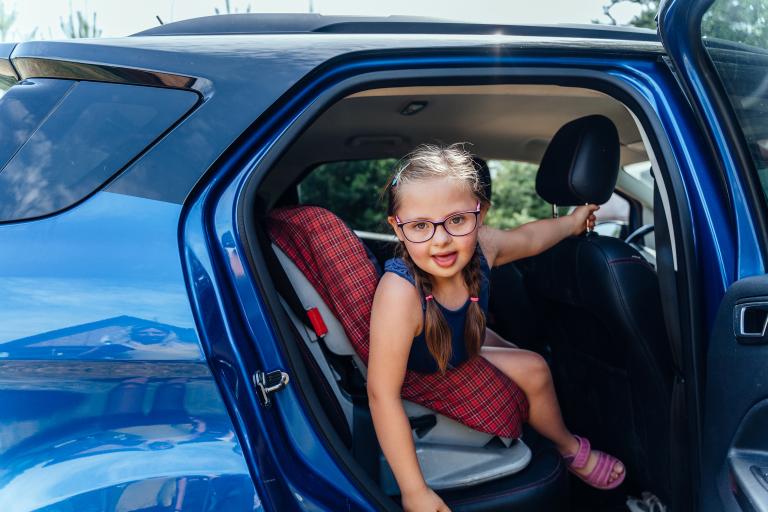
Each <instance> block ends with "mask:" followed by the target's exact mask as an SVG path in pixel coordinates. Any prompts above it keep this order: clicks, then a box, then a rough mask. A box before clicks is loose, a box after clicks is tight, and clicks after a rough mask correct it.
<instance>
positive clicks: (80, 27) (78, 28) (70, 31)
mask: <svg viewBox="0 0 768 512" xmlns="http://www.w3.org/2000/svg"><path fill="white" fill-rule="evenodd" d="M59 24H60V25H61V30H62V32H64V35H65V36H67V37H69V38H70V39H81V38H87V37H101V29H100V28H97V27H96V13H95V12H94V13H93V19H92V21H88V18H87V17H86V16H85V14H83V13H82V12H81V11H77V12H75V13H74V14H73V13H72V5H71V4H70V6H69V17H68V18H67V20H66V21H65V20H64V19H63V18H59Z"/></svg>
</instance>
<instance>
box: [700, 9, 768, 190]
mask: <svg viewBox="0 0 768 512" xmlns="http://www.w3.org/2000/svg"><path fill="white" fill-rule="evenodd" d="M701 32H702V36H703V37H704V47H705V48H706V49H707V52H708V53H709V56H710V57H711V58H712V62H713V63H714V66H715V69H716V70H717V74H718V76H719V77H720V80H721V81H722V84H723V89H724V91H725V93H726V96H727V98H728V100H729V102H730V104H731V106H732V107H733V110H734V112H735V114H736V119H737V121H738V123H739V127H740V128H741V131H742V134H743V135H744V138H745V139H746V142H747V145H748V147H749V150H750V153H751V156H752V160H753V162H754V163H755V167H756V169H757V172H758V175H759V177H760V182H761V183H762V186H763V191H764V192H765V193H766V196H768V17H766V8H765V7H764V5H763V3H762V2H759V3H755V2H743V1H739V0H718V1H716V2H715V3H713V4H712V6H711V7H710V8H709V11H708V12H707V14H706V15H705V17H704V19H703V21H702V26H701Z"/></svg>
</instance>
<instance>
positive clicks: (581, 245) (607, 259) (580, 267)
mask: <svg viewBox="0 0 768 512" xmlns="http://www.w3.org/2000/svg"><path fill="white" fill-rule="evenodd" d="M618 171H619V140H618V135H617V131H616V127H615V126H614V125H613V123H612V122H611V121H610V120H609V119H608V118H606V117H603V116H597V115H595V116H588V117H584V118H580V119H577V120H575V121H572V122H570V123H568V124H566V125H565V126H563V127H562V128H561V129H560V130H559V131H558V132H557V133H556V134H555V136H554V137H553V139H552V141H551V142H550V144H549V147H548V148H547V150H546V152H545V154H544V157H543V159H542V162H541V166H540V168H539V171H538V174H537V176H536V190H537V192H538V194H539V195H540V196H541V197H542V198H543V199H544V200H545V201H547V202H549V203H552V204H554V205H558V206H576V205H581V204H585V203H596V204H602V203H604V202H605V201H607V200H608V198H609V197H610V196H611V194H612V193H613V190H614V187H615V184H616V180H617V176H618ZM525 271H526V274H527V277H528V282H529V283H531V284H532V290H533V291H534V292H535V293H534V300H535V301H537V307H538V308H539V309H540V310H541V311H543V312H545V313H546V314H548V315H549V316H550V317H551V318H552V319H553V321H552V322H549V323H548V325H549V327H550V331H549V335H550V337H551V339H550V346H551V348H552V358H553V373H554V375H555V379H556V385H557V388H558V394H559V397H560V403H561V406H562V409H563V413H564V417H565V419H566V423H567V424H568V426H569V428H571V429H572V430H573V431H574V432H577V433H582V434H583V435H586V436H589V437H590V439H591V440H592V442H593V445H594V446H596V447H598V448H601V449H604V450H607V451H609V452H611V453H613V454H615V455H617V456H618V457H620V458H621V459H622V461H623V462H624V463H625V464H626V466H627V481H628V485H633V484H634V485H635V486H636V487H637V488H638V489H639V490H649V491H652V492H654V493H655V494H656V495H658V496H659V497H661V498H662V499H665V500H666V499H667V497H668V496H669V493H670V489H669V481H670V480H669V478H670V477H669V469H670V468H669V459H668V454H669V444H668V443H669V439H670V437H669V436H670V431H669V422H670V393H671V387H672V378H673V365H672V359H671V350H670V347H669V343H668V339H667V335H666V331H665V327H664V318H663V314H662V310H661V301H660V293H659V284H658V279H657V276H656V272H655V271H654V269H653V267H652V266H651V265H650V264H649V263H647V262H646V261H645V259H644V258H643V257H642V256H641V255H640V254H639V253H638V252H637V251H636V250H635V249H634V248H632V247H631V246H630V245H629V244H627V243H625V242H624V241H622V240H619V239H616V238H611V237H605V236H600V235H598V234H597V233H594V232H593V233H584V234H582V235H579V236H573V237H569V238H566V239H565V240H563V241H562V242H560V243H559V244H557V245H556V246H554V247H553V248H551V249H550V250H548V251H546V252H544V253H542V254H540V255H538V256H536V257H534V258H531V259H530V261H528V262H527V265H526V270H525ZM555 319H556V321H555Z"/></svg>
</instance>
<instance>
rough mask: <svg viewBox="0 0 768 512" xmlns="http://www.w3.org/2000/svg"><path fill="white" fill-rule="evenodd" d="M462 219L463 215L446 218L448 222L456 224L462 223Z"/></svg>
mask: <svg viewBox="0 0 768 512" xmlns="http://www.w3.org/2000/svg"><path fill="white" fill-rule="evenodd" d="M464 220H465V219H464V215H456V216H455V217H451V218H450V219H448V223H449V224H453V225H454V226H458V225H459V224H464Z"/></svg>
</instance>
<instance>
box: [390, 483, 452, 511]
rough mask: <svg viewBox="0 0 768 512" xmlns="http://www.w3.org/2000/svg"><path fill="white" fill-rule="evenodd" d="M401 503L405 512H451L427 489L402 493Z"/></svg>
mask: <svg viewBox="0 0 768 512" xmlns="http://www.w3.org/2000/svg"><path fill="white" fill-rule="evenodd" d="M402 502H403V510H404V511H405V512H451V509H449V508H448V505H446V504H445V502H444V501H443V500H442V499H441V498H440V496H438V495H437V494H435V491H433V490H432V489H430V488H429V487H424V488H423V489H421V490H418V491H412V492H410V493H403V497H402Z"/></svg>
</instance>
